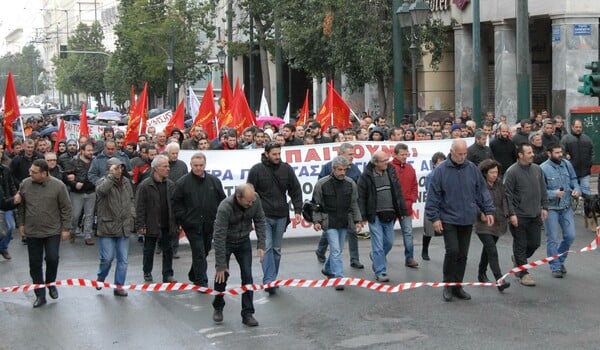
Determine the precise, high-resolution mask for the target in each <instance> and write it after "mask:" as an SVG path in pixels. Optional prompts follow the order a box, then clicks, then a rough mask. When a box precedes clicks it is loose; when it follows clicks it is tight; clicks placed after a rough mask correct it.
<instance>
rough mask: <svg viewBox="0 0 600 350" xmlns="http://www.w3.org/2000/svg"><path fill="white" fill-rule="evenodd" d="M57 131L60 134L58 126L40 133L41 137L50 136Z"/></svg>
mask: <svg viewBox="0 0 600 350" xmlns="http://www.w3.org/2000/svg"><path fill="white" fill-rule="evenodd" d="M55 131H56V132H58V128H57V127H56V126H49V127H47V128H46V129H44V130H42V131H40V136H46V135H50V134H52V133H53V132H55Z"/></svg>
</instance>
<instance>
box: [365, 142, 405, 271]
mask: <svg viewBox="0 0 600 350" xmlns="http://www.w3.org/2000/svg"><path fill="white" fill-rule="evenodd" d="M389 158H390V157H389V155H388V154H387V153H385V152H383V151H379V152H375V154H373V157H372V158H371V162H369V164H368V165H367V166H366V167H365V170H364V172H363V173H362V175H361V176H360V178H359V179H358V207H359V208H360V214H361V216H362V219H363V220H364V221H363V223H366V222H367V221H368V222H369V231H370V232H371V254H370V257H371V261H372V262H373V266H372V267H373V272H375V278H376V279H377V281H379V282H388V281H389V280H390V279H389V278H388V276H387V266H386V256H387V254H388V253H389V252H390V250H391V249H392V246H393V245H394V223H395V222H396V219H398V218H400V219H403V218H404V216H406V215H408V209H407V208H406V202H405V201H404V196H403V195H402V188H401V187H400V181H399V180H398V177H397V176H396V171H395V170H394V167H390V166H388V160H389Z"/></svg>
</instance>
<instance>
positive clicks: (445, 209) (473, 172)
mask: <svg viewBox="0 0 600 350" xmlns="http://www.w3.org/2000/svg"><path fill="white" fill-rule="evenodd" d="M477 208H479V209H480V210H481V212H483V213H485V214H486V215H490V214H493V213H494V212H495V211H496V208H494V202H493V201H492V197H491V195H490V192H489V190H488V188H487V185H486V183H485V179H484V178H483V176H482V175H481V172H480V171H479V168H477V166H476V165H475V164H473V163H472V162H470V161H468V160H465V162H464V163H463V164H456V163H454V162H452V160H450V159H447V160H445V161H444V162H443V163H441V164H440V165H439V166H438V167H437V168H435V169H434V170H433V175H432V176H431V183H430V184H429V187H428V188H427V201H426V202H425V215H427V218H428V219H429V220H431V221H432V222H433V221H436V220H442V222H443V223H446V224H452V225H473V224H474V223H476V222H477Z"/></svg>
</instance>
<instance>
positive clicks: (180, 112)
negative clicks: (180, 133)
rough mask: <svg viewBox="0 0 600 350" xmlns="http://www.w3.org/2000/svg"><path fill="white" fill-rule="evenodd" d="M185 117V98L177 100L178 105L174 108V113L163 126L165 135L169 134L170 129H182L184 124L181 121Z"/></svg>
mask: <svg viewBox="0 0 600 350" xmlns="http://www.w3.org/2000/svg"><path fill="white" fill-rule="evenodd" d="M184 119H185V99H182V100H181V102H179V106H177V109H176V110H175V113H173V114H172V115H171V120H169V122H168V123H167V126H165V133H166V134H167V135H171V130H173V129H174V128H177V129H179V130H183V129H184V128H185V126H184V125H183V121H184Z"/></svg>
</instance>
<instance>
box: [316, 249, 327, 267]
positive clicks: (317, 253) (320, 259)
mask: <svg viewBox="0 0 600 350" xmlns="http://www.w3.org/2000/svg"><path fill="white" fill-rule="evenodd" d="M315 255H316V256H317V261H318V262H320V263H321V264H323V263H324V262H325V259H326V258H325V254H321V253H319V251H318V250H315Z"/></svg>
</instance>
